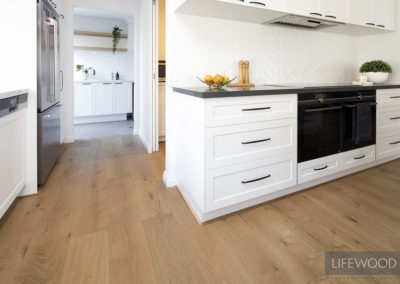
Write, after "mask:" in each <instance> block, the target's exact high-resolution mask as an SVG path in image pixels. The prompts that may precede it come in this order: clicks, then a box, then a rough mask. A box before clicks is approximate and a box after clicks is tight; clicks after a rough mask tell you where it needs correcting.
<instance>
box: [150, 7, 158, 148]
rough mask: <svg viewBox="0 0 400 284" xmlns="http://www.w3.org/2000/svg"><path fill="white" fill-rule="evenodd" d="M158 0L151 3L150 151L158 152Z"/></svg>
mask: <svg viewBox="0 0 400 284" xmlns="http://www.w3.org/2000/svg"><path fill="white" fill-rule="evenodd" d="M158 107H159V105H158V0H153V1H152V116H151V117H152V151H153V152H158V150H159V146H158V144H159V135H158V132H159V131H158V128H159V125H158Z"/></svg>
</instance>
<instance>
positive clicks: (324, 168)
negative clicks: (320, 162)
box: [314, 165, 328, 172]
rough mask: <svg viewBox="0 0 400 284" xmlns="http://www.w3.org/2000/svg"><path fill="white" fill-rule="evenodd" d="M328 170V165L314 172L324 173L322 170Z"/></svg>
mask: <svg viewBox="0 0 400 284" xmlns="http://www.w3.org/2000/svg"><path fill="white" fill-rule="evenodd" d="M327 168H328V165H326V166H325V167H323V168H319V169H314V171H316V172H318V171H322V170H326V169H327Z"/></svg>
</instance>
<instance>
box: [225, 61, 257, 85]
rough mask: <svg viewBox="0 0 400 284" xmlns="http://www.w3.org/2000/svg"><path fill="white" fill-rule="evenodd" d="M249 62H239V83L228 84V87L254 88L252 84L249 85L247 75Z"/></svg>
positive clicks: (248, 75) (248, 76)
mask: <svg viewBox="0 0 400 284" xmlns="http://www.w3.org/2000/svg"><path fill="white" fill-rule="evenodd" d="M249 67H250V62H249V61H248V60H246V61H243V60H240V61H239V83H232V84H229V85H228V87H254V86H255V85H254V84H253V83H250V74H249Z"/></svg>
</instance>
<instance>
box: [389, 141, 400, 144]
mask: <svg viewBox="0 0 400 284" xmlns="http://www.w3.org/2000/svg"><path fill="white" fill-rule="evenodd" d="M389 144H390V145H396V144H400V141H396V142H392V143H389Z"/></svg>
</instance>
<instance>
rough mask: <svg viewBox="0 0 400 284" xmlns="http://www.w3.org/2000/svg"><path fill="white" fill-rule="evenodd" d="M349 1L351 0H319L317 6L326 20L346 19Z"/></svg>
mask: <svg viewBox="0 0 400 284" xmlns="http://www.w3.org/2000/svg"><path fill="white" fill-rule="evenodd" d="M349 1H350V2H351V1H352V0H335V1H332V0H319V8H320V11H321V12H322V14H323V17H324V18H326V19H328V20H337V21H347V18H348V4H349ZM367 1H368V0H367Z"/></svg>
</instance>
